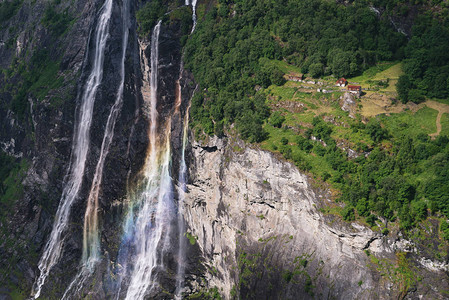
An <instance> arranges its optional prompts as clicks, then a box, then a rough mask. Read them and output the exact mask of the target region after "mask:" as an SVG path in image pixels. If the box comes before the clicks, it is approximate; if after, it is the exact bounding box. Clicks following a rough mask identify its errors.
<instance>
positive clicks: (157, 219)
mask: <svg viewBox="0 0 449 300" xmlns="http://www.w3.org/2000/svg"><path fill="white" fill-rule="evenodd" d="M160 28H161V21H159V23H158V24H157V25H156V26H155V28H154V30H153V33H152V37H151V59H150V63H151V75H150V97H149V103H147V104H148V106H149V107H148V110H149V123H150V130H149V136H148V138H149V151H148V154H147V158H146V161H145V165H144V169H143V178H142V179H141V182H140V183H139V184H138V187H137V188H136V189H135V191H133V192H130V194H129V195H128V197H129V207H128V212H127V216H126V220H125V225H124V238H123V242H122V247H123V248H125V249H129V250H126V251H125V250H123V251H122V252H121V253H122V254H123V253H124V252H126V254H124V256H125V257H124V258H123V259H124V261H123V262H122V264H123V265H124V266H123V272H122V274H123V273H125V274H126V276H129V285H128V287H127V291H126V297H125V298H126V299H133V300H134V299H143V298H144V296H145V295H146V294H148V293H149V292H150V291H151V290H152V289H153V288H154V287H155V284H156V281H155V280H154V275H155V273H156V272H155V271H156V269H158V268H163V267H164V266H163V258H164V255H165V250H167V249H168V248H169V247H170V246H171V245H170V241H169V239H170V233H171V226H172V223H173V220H174V216H175V214H176V211H175V203H174V195H173V183H172V178H171V174H170V172H171V155H172V153H171V146H170V137H171V120H170V119H169V120H165V127H164V130H163V131H162V134H160V136H158V129H159V127H158V124H159V115H158V112H157V100H158V99H157V98H158V97H157V92H158V79H159V77H158V69H159V63H158V60H159V34H160ZM121 250H122V249H121ZM122 276H125V275H122ZM120 284H121V282H120ZM120 289H121V288H120Z"/></svg>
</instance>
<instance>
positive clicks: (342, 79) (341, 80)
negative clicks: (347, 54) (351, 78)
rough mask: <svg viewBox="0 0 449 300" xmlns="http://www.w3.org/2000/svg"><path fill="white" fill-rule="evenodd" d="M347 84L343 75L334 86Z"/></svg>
mask: <svg viewBox="0 0 449 300" xmlns="http://www.w3.org/2000/svg"><path fill="white" fill-rule="evenodd" d="M346 84H348V81H347V80H346V79H344V78H343V77H342V78H340V79H338V80H337V83H336V84H335V85H336V86H346Z"/></svg>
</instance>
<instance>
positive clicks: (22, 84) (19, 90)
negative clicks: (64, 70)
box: [5, 49, 63, 119]
mask: <svg viewBox="0 0 449 300" xmlns="http://www.w3.org/2000/svg"><path fill="white" fill-rule="evenodd" d="M6 75H7V82H8V83H7V84H6V85H5V88H10V90H9V91H10V92H12V95H13V99H12V102H11V110H12V111H14V112H15V113H16V114H17V115H18V117H19V118H21V119H22V118H23V117H24V116H25V113H26V111H27V109H28V96H29V94H32V95H33V96H34V97H36V98H37V99H39V100H43V99H44V98H45V97H46V96H47V95H48V93H49V91H50V90H53V89H56V88H58V87H60V86H62V84H63V78H62V77H61V76H60V75H59V61H58V60H56V61H55V60H53V59H51V55H50V52H49V51H48V50H46V49H40V50H36V51H35V52H34V53H33V55H32V57H31V59H30V62H29V63H26V62H25V61H19V60H18V59H15V60H14V61H13V64H12V65H11V66H10V68H9V70H8V71H6ZM13 82H18V83H17V84H13Z"/></svg>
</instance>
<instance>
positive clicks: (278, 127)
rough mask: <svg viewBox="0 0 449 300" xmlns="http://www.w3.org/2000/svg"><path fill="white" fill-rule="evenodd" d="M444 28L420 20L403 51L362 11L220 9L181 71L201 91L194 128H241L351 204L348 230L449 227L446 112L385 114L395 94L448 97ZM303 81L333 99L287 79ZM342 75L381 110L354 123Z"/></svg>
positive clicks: (357, 5)
mask: <svg viewBox="0 0 449 300" xmlns="http://www.w3.org/2000/svg"><path fill="white" fill-rule="evenodd" d="M374 5H375V6H378V7H384V8H385V10H386V13H387V14H390V15H391V14H403V13H406V9H407V5H408V4H406V3H405V2H402V1H394V2H393V1H375V3H374ZM417 5H418V6H419V7H421V6H420V5H421V4H417ZM429 14H430V13H429ZM426 28H430V29H426ZM445 28H446V23H445V22H444V21H441V20H440V21H435V20H433V19H432V18H431V17H429V16H424V17H422V18H419V19H418V20H417V21H416V25H415V27H414V29H413V38H412V39H411V41H410V42H408V41H407V40H406V38H405V37H404V35H402V34H399V33H397V32H395V31H394V30H393V29H392V28H391V24H390V23H389V22H388V21H387V18H380V19H379V18H377V17H376V15H375V13H374V12H373V11H371V10H370V9H369V8H368V5H367V3H364V1H361V2H351V4H349V5H347V6H344V5H341V4H338V3H335V2H328V1H311V0H310V1H309V0H307V1H298V0H282V1H268V0H261V1H256V0H250V1H243V0H232V1H230V0H219V1H218V3H217V5H216V6H215V7H213V8H212V9H211V10H210V11H209V12H208V13H207V14H206V15H205V17H204V20H202V22H200V24H199V25H198V27H197V30H196V32H195V33H194V34H193V36H192V37H191V38H190V39H189V41H188V42H187V44H186V60H187V61H186V67H187V68H188V69H190V70H191V71H192V72H193V73H194V75H195V79H196V80H197V81H198V82H199V83H200V86H201V88H200V89H199V90H200V91H201V92H198V93H196V94H195V96H194V98H193V100H192V107H191V115H192V119H193V125H194V126H195V128H196V132H197V133H201V132H203V133H205V134H216V135H219V136H220V135H223V134H224V133H225V132H226V133H230V134H233V130H231V128H235V129H236V131H237V133H238V134H239V135H240V137H242V138H243V139H245V140H247V141H249V142H253V143H259V145H260V147H261V148H263V149H266V150H270V151H273V152H278V153H279V154H281V155H282V156H283V157H284V158H285V159H287V160H290V161H293V162H294V163H295V165H296V166H297V167H298V168H300V169H302V170H303V171H308V172H310V173H311V174H313V176H314V177H315V178H318V179H320V180H322V181H327V182H328V183H329V184H331V185H332V186H333V188H334V189H336V190H338V193H337V194H338V195H339V196H338V198H339V199H340V200H341V201H344V202H345V203H346V205H345V207H344V208H343V209H340V210H339V213H340V214H341V215H342V217H343V218H344V219H345V220H347V221H352V220H355V219H362V220H364V221H365V222H366V223H367V224H369V225H370V226H376V225H377V221H378V220H379V218H380V217H381V218H383V219H386V220H389V221H391V222H394V221H398V222H399V224H400V227H401V228H402V229H404V230H406V229H409V228H412V227H414V226H416V224H418V223H419V222H420V221H422V220H424V219H426V218H427V216H428V215H429V214H430V213H437V212H441V213H443V214H444V215H445V216H449V198H448V196H447V195H448V194H449V162H448V160H449V139H448V138H447V135H448V134H449V131H448V130H447V128H446V127H447V126H448V125H447V124H446V123H447V121H446V119H447V116H446V115H444V114H443V115H442V117H441V121H442V130H441V132H439V131H437V129H438V128H437V123H438V122H437V121H436V120H437V115H438V114H439V112H440V113H441V110H440V111H437V110H436V109H437V108H435V109H434V108H433V107H434V106H428V107H425V106H422V107H418V108H416V109H415V110H413V111H412V110H404V109H405V106H400V105H399V104H398V105H397V106H396V107H395V108H394V109H392V111H391V113H390V114H388V115H386V114H385V112H386V110H385V109H384V108H382V109H381V107H383V106H382V105H385V104H383V103H384V102H382V101H384V99H385V98H386V97H387V96H388V97H395V89H396V88H397V90H398V94H399V95H398V96H399V97H398V98H399V100H401V101H402V102H404V103H405V102H407V101H410V100H411V101H413V102H415V103H420V102H423V101H425V96H426V95H427V96H431V97H444V96H445V95H446V94H445V92H443V93H439V91H441V90H444V89H446V88H447V87H448V85H447V78H448V77H449V76H448V74H447V73H446V68H447V65H448V63H449V60H447V59H446V57H447V55H448V54H447V51H445V50H442V49H445V48H449V47H447V46H446V43H447V41H449V38H446V29H445ZM427 44H428V45H430V47H427V46H426V47H423V45H427ZM423 48H425V50H423V52H420V51H421V50H420V49H423ZM403 70H404V71H405V74H407V75H405V74H404V72H403ZM418 70H420V72H421V73H419V72H418ZM448 70H449V69H448ZM414 72H415V73H414ZM301 73H305V74H308V75H310V76H312V77H319V76H321V77H322V79H320V81H321V82H322V84H323V85H324V86H327V88H328V87H329V86H332V87H331V89H334V91H331V92H330V93H327V94H324V93H318V92H315V90H316V89H317V87H316V85H313V84H308V83H299V82H294V81H288V82H285V79H284V78H283V74H289V75H294V76H299V75H300V74H301ZM410 74H414V75H413V76H409V75H410ZM438 74H445V75H444V76H442V77H441V78H443V77H444V80H443V79H441V80H440V79H439V78H440V75H438ZM331 75H333V76H331ZM336 76H356V77H353V78H352V79H350V81H352V82H357V83H361V84H363V85H364V87H367V88H368V87H369V88H370V89H371V90H372V91H375V92H377V93H381V94H382V95H380V96H378V95H377V96H376V95H373V92H372V91H367V93H369V95H368V96H369V97H371V96H373V97H374V98H373V99H374V100H369V99H371V98H369V97H367V99H368V100H365V99H363V101H357V103H356V106H357V109H358V110H357V112H356V113H355V118H352V117H349V115H348V113H347V112H343V111H342V110H341V109H340V105H339V101H340V100H339V97H340V96H341V95H342V93H341V92H340V91H338V90H337V91H335V89H336V88H335V87H333V86H334V83H335V77H336ZM285 78H287V77H286V76H285ZM440 81H441V84H440V85H437V82H440ZM443 81H444V82H443ZM431 82H432V83H431ZM443 85H445V86H444V87H443ZM376 97H378V98H380V100H379V101H380V102H381V103H380V104H376V103H375V101H377V100H376ZM381 97H383V98H381ZM387 99H388V98H387ZM367 101H368V102H369V101H372V102H373V103H367ZM364 104H366V105H367V106H368V105H370V104H371V105H372V106H373V109H372V110H371V111H370V110H369V109H370V108H367V113H368V116H369V118H370V119H369V120H367V119H366V117H365V115H363V113H361V114H358V113H360V112H361V109H362V108H363V105H364ZM376 105H377V106H376ZM431 107H432V108H431ZM377 111H379V113H378V112H377ZM379 114H381V115H380V116H377V117H373V116H376V115H379ZM231 125H235V126H234V127H231ZM445 129H446V130H445ZM430 134H432V135H433V136H434V137H436V138H435V139H431V138H430V137H429V135H430ZM348 148H350V149H352V150H355V155H353V156H351V157H349V156H348V153H349V152H348ZM353 152H354V151H353ZM383 229H384V231H383V232H384V234H388V229H386V228H383ZM379 230H381V228H380V229H379Z"/></svg>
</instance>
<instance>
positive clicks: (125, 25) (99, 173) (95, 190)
mask: <svg viewBox="0 0 449 300" xmlns="http://www.w3.org/2000/svg"><path fill="white" fill-rule="evenodd" d="M128 6H129V1H128V0H124V1H123V9H122V18H123V19H122V20H123V21H122V34H123V37H122V57H121V61H120V85H119V89H118V91H117V95H116V100H115V102H114V105H113V106H112V107H111V111H110V113H109V116H108V121H107V123H106V129H105V133H104V136H103V141H102V144H101V150H100V158H99V160H98V163H97V166H96V168H95V175H94V178H93V182H92V187H91V189H90V192H89V197H88V201H87V208H86V213H85V216H84V231H83V258H82V262H83V267H85V268H88V269H89V270H92V268H93V265H94V264H95V263H96V262H97V261H99V259H100V239H99V228H98V210H99V208H98V194H99V192H100V185H101V182H102V178H103V168H104V163H105V159H106V157H107V155H108V152H109V148H110V146H111V142H112V139H113V137H114V128H115V123H116V120H117V117H118V115H119V113H120V110H121V107H122V104H123V90H124V86H125V57H126V49H127V45H128V36H129V7H128Z"/></svg>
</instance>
